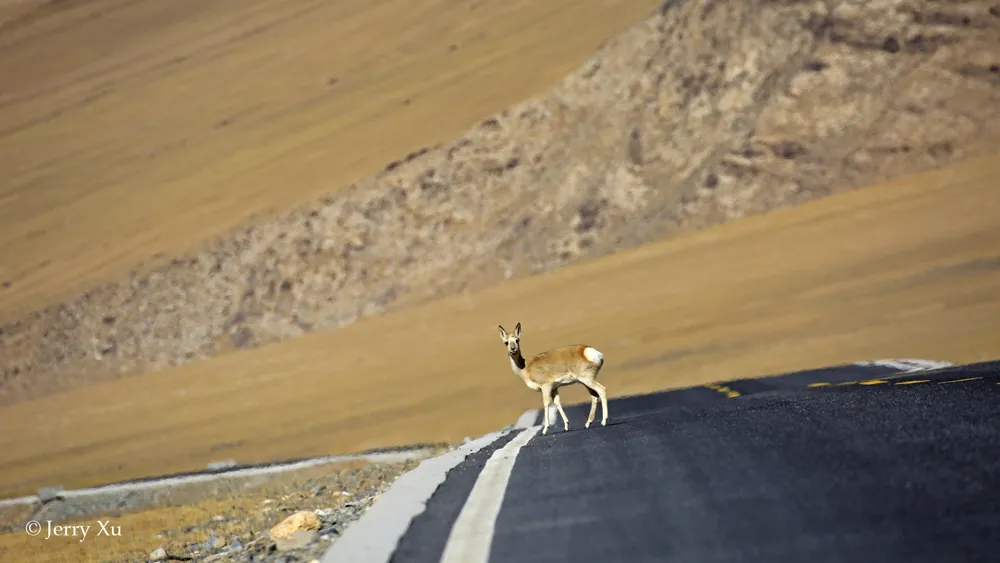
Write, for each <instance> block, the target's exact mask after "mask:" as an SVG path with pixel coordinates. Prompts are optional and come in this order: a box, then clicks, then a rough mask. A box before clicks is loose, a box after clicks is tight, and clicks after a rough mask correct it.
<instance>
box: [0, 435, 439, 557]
mask: <svg viewBox="0 0 1000 563" xmlns="http://www.w3.org/2000/svg"><path fill="white" fill-rule="evenodd" d="M445 451H448V448H447V447H442V448H439V449H437V450H435V451H433V452H430V453H428V454H427V455H428V456H431V455H439V454H440V453H443V452H445ZM420 461H421V460H420V459H410V460H406V461H401V462H386V463H371V462H366V461H361V460H359V461H350V462H342V463H335V464H329V465H323V466H315V467H309V468H306V469H302V470H298V471H290V472H287V473H277V474H271V475H266V476H256V477H254V478H248V479H220V480H216V481H211V482H206V483H198V484H196V485H193V486H189V487H184V488H173V489H172V490H171V491H170V492H169V493H163V492H160V493H155V492H145V493H142V494H144V495H148V496H149V497H150V498H148V499H146V502H145V503H144V504H145V505H147V506H149V508H146V509H142V510H129V509H127V508H125V509H122V510H114V509H112V510H106V511H103V512H99V513H95V512H90V511H88V512H90V513H89V514H87V515H85V516H80V515H78V513H79V512H80V511H81V510H80V509H77V510H76V511H75V512H74V511H64V510H63V511H61V510H60V509H59V507H58V506H53V504H54V503H55V504H56V505H57V504H58V503H59V502H60V501H53V502H52V503H49V504H47V505H45V507H44V509H42V510H37V509H36V510H35V511H34V514H31V515H27V514H28V511H26V510H24V508H23V507H21V508H19V509H17V510H13V509H11V510H8V511H7V512H6V513H5V514H2V515H0V517H3V520H0V560H2V561H10V562H18V561H25V562H27V561H31V562H33V563H36V562H37V563H46V562H69V561H72V562H74V563H76V562H107V563H137V562H145V561H154V560H162V561H166V560H175V561H176V560H181V561H239V562H250V561H253V562H271V561H281V562H282V563H292V562H295V563H298V562H308V561H312V560H314V559H319V558H321V557H322V554H323V553H324V552H325V551H326V550H327V549H328V547H329V546H330V544H331V543H332V542H335V541H336V540H337V538H338V537H339V536H340V535H341V534H342V533H343V532H344V531H345V530H346V528H347V527H348V526H350V525H351V524H352V523H353V522H355V521H356V520H357V519H358V518H360V517H361V515H362V514H364V513H365V511H366V510H368V508H369V507H371V506H372V504H373V503H374V502H375V501H376V500H377V499H378V498H379V496H380V495H381V494H382V493H383V492H384V491H385V490H386V489H387V488H388V487H389V486H390V485H391V484H392V483H393V482H394V481H395V480H396V479H397V478H398V477H399V476H400V475H402V474H403V473H405V472H407V471H410V470H412V469H414V468H416V467H417V466H418V465H419V463H420ZM132 504H133V505H135V502H134V499H133V503H132ZM128 505H129V503H128V502H126V499H124V498H123V499H122V501H121V506H128ZM36 508H37V507H36ZM303 513H306V517H307V520H308V522H307V524H308V525H306V526H303V529H302V530H298V531H295V530H293V532H295V533H293V534H292V535H291V537H290V538H287V539H280V538H279V540H278V541H275V540H274V538H275V535H273V534H272V530H273V529H275V527H276V526H277V525H279V524H280V523H282V522H283V521H284V520H286V519H288V518H289V517H290V516H292V515H296V518H298V519H299V520H302V517H303ZM75 514H76V515H75ZM31 518H35V519H37V520H38V521H39V522H40V523H41V526H42V527H41V531H40V533H39V534H37V536H35V537H32V536H30V535H28V534H27V533H26V532H25V524H26V522H27V521H28V520H29V519H31ZM102 523H103V529H104V530H105V532H104V533H102ZM57 526H89V528H88V529H87V531H86V533H85V535H84V532H83V530H82V528H75V529H74V528H57Z"/></svg>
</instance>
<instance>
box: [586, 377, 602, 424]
mask: <svg viewBox="0 0 1000 563" xmlns="http://www.w3.org/2000/svg"><path fill="white" fill-rule="evenodd" d="M584 387H587V386H586V385H584ZM587 392H588V393H590V415H588V416H587V424H586V425H584V428H590V423H591V422H594V414H595V413H596V412H597V400H598V399H599V398H600V395H598V394H597V391H594V390H593V389H591V388H590V387H587Z"/></svg>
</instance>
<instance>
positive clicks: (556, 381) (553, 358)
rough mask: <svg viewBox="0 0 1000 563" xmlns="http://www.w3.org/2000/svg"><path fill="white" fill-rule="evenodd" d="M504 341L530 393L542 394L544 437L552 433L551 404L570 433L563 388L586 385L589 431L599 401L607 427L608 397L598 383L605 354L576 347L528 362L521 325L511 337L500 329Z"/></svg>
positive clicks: (604, 423) (511, 360)
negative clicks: (577, 384)
mask: <svg viewBox="0 0 1000 563" xmlns="http://www.w3.org/2000/svg"><path fill="white" fill-rule="evenodd" d="M500 338H501V339H502V340H503V343H504V345H505V346H506V347H507V357H508V359H509V360H510V368H511V370H513V372H514V373H515V374H516V375H517V376H518V377H520V378H521V380H522V381H524V384H525V385H526V386H527V387H528V389H531V390H532V391H539V392H541V394H542V412H543V413H544V417H545V424H544V426H543V427H542V434H547V433H548V431H549V404H550V403H555V406H556V409H558V411H559V414H560V415H562V419H563V429H564V430H569V419H568V418H566V412H565V411H564V410H563V408H562V403H561V401H560V400H559V388H560V387H563V386H566V385H572V384H574V383H579V384H581V385H583V386H584V387H586V388H587V392H589V393H590V416H588V417H587V424H586V425H585V426H586V428H590V423H591V422H593V421H594V414H595V413H596V411H597V401H598V399H599V400H600V401H601V410H602V417H601V426H605V425H607V423H608V396H607V392H606V390H605V388H604V385H602V384H600V383H598V382H597V373H598V372H599V371H601V367H602V366H603V365H604V354H602V353H601V352H600V351H598V350H597V349H596V348H594V347H593V346H587V345H584V344H574V345H571V346H562V347H560V348H553V349H552V350H548V351H545V352H542V353H541V354H538V355H536V356H533V357H531V358H529V359H525V358H524V356H522V355H521V323H520V322H519V323H517V326H515V327H514V334H508V333H507V331H506V330H504V328H503V326H500ZM588 350H590V351H591V352H590V356H591V357H588Z"/></svg>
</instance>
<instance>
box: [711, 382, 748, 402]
mask: <svg viewBox="0 0 1000 563" xmlns="http://www.w3.org/2000/svg"><path fill="white" fill-rule="evenodd" d="M705 387H708V388H709V389H713V390H715V391H718V392H719V393H725V394H726V396H727V397H729V398H730V399H733V398H736V397H739V396H740V393H739V391H733V390H732V389H730V388H729V387H726V386H725V385H718V384H715V383H709V384H707V385H705Z"/></svg>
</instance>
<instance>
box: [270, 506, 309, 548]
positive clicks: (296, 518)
mask: <svg viewBox="0 0 1000 563" xmlns="http://www.w3.org/2000/svg"><path fill="white" fill-rule="evenodd" d="M319 528H320V521H319V518H318V517H317V516H316V514H315V513H314V512H310V511H308V510H300V511H298V512H296V513H295V514H292V515H291V516H289V517H288V518H285V519H284V520H282V521H281V522H280V523H278V524H277V525H276V526H274V527H273V528H271V532H270V536H269V537H270V538H271V541H273V542H276V543H278V542H281V541H289V540H290V538H292V537H293V536H295V534H298V533H299V532H310V533H311V534H312V535H311V536H309V539H310V540H311V539H312V537H314V536H315V535H316V531H317V530H319ZM303 537H305V536H303V535H299V536H297V538H298V539H295V540H291V541H290V543H296V542H300V541H302V538H303ZM306 543H308V541H307V542H306Z"/></svg>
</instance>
